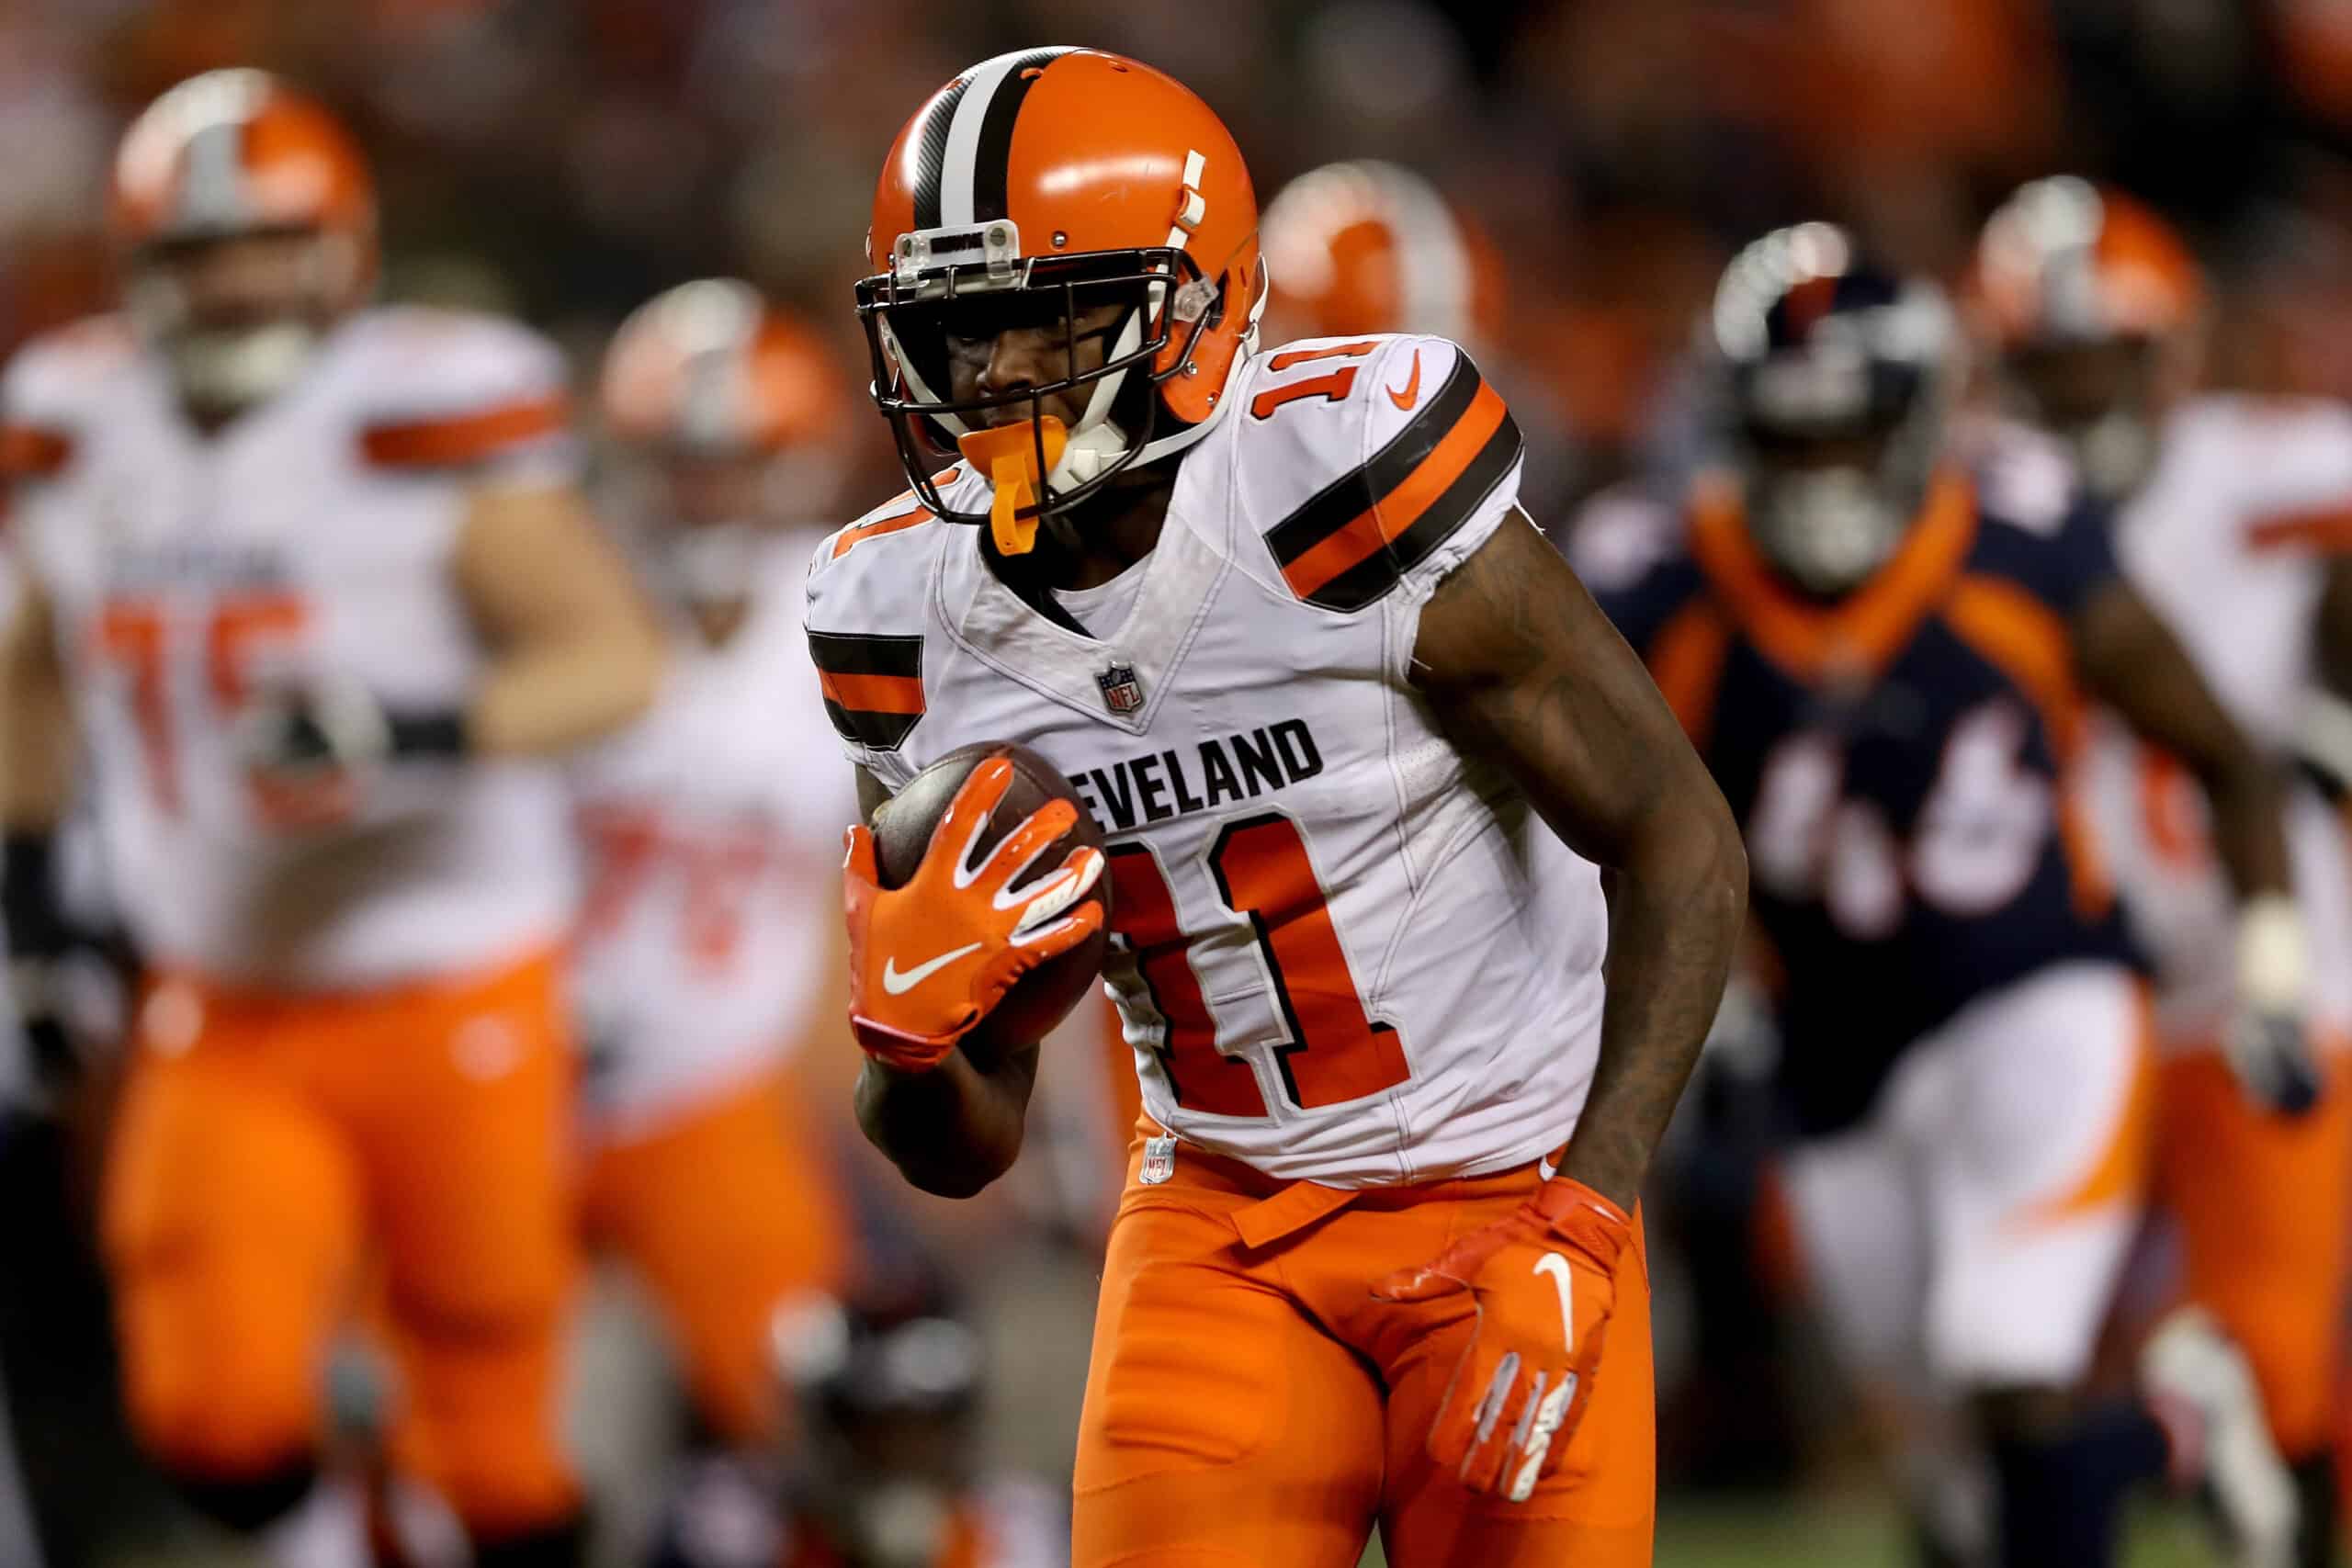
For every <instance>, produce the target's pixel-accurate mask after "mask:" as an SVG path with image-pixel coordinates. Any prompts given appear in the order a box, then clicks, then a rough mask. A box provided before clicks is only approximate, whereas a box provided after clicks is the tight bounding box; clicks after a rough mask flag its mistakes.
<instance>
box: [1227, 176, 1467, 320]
mask: <svg viewBox="0 0 2352 1568" xmlns="http://www.w3.org/2000/svg"><path fill="white" fill-rule="evenodd" d="M1260 243H1261V246H1262V247H1263V249H1264V251H1265V254H1266V271H1267V275H1268V276H1269V278H1270V279H1271V280H1272V304H1271V305H1270V306H1269V307H1268V309H1269V310H1270V311H1271V312H1272V315H1273V317H1274V320H1273V321H1272V322H1271V323H1270V330H1271V331H1272V332H1273V333H1275V334H1276V335H1277V336H1278V337H1281V338H1289V337H1354V336H1358V335H1361V334H1363V333H1391V332H1408V333H1431V334H1433V335H1435V336H1438V337H1446V338H1453V339H1455V340H1457V341H1463V342H1469V343H1473V344H1476V343H1481V342H1492V341H1494V339H1495V338H1496V337H1498V335H1499V331H1498V329H1499V325H1500V322H1501V319H1502V287H1501V286H1502V264H1501V260H1500V258H1499V257H1498V256H1497V255H1496V254H1495V250H1494V247H1493V246H1492V245H1491V244H1489V243H1487V239H1486V236H1485V235H1483V234H1481V233H1480V232H1479V231H1478V230H1477V229H1476V226H1474V225H1473V224H1472V223H1471V222H1470V221H1469V220H1467V219H1466V218H1464V216H1463V215H1462V214H1461V213H1459V212H1457V211H1456V210H1455V209H1454V208H1453V204H1452V203H1450V202H1448V201H1447V200H1446V198H1445V197H1444V196H1443V195H1442V193H1441V192H1440V191H1439V190H1438V188H1437V187H1436V186H1433V185H1431V184H1430V182H1429V181H1427V180H1425V179H1423V178H1422V177H1421V176H1420V175H1417V174H1414V173H1413V172H1412V171H1411V170H1409V169H1406V168H1403V167H1400V166H1399V165H1397V164H1385V163H1378V162H1374V161H1370V160H1366V161H1363V162H1355V163H1345V164H1325V165H1324V166H1323V167H1321V168H1319V169H1310V170H1308V171H1307V172H1306V174H1303V175H1299V176H1298V177H1297V178H1296V179H1295V180H1293V181H1291V182H1290V184H1288V185H1286V186H1283V188H1282V190H1281V191H1280V192H1279V193H1278V194H1277V195H1276V196H1275V197H1274V199H1273V200H1272V201H1271V202H1269V203H1267V204H1266V219H1265V222H1264V223H1263V224H1262V225H1261V234H1260Z"/></svg>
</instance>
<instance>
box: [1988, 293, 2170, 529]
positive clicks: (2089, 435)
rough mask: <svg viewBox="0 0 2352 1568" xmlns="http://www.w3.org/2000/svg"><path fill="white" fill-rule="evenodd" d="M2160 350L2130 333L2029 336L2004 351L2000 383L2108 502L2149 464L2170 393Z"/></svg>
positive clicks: (2131, 487)
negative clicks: (2051, 338)
mask: <svg viewBox="0 0 2352 1568" xmlns="http://www.w3.org/2000/svg"><path fill="white" fill-rule="evenodd" d="M2164 361H2165V353H2164V348H2163V345H2162V344H2159V343H2158V342H2157V341H2156V340H2154V339H2153V338H2150V337H2146V336H2143V335H2137V334H2132V335H2117V336H2112V337H2106V338H2098V339H2086V340H2080V341H2058V342H2046V343H2035V344H2025V345H2023V346H2020V347H2018V348H2016V349H2013V350H2011V351H2010V352H2009V353H2008V355H2006V356H2005V359H2004V361H2003V366H2002V369H2003V376H2002V388H2003V390H2004V392H2005V394H2006V396H2007V400H2008V401H2009V402H2010V403H2011V404H2012V405H2013V406H2014V407H2015V408H2016V411H2017V412H2018V414H2019V415H2020V416H2021V417H2023V418H2024V419H2026V420H2027V421H2028V422H2029V423H2033V424H2035V425H2037V426H2039V427H2040V428H2041V429H2043V430H2046V431H2048V432H2049V433H2050V434H2052V435H2055V436H2056V437H2058V439H2059V440H2061V441H2063V442H2064V443H2065V444H2066V446H2067V447H2068V449H2069V450H2071V451H2072V452H2073V454H2074V457H2075V467H2076V468H2077V469H2078V470H2079V471H2080V473H2081V476H2082V479H2083V483H2084V485H2085V486H2086V488H2087V489H2088V490H2089V491H2090V492H2091V493H2092V494H2093V495H2095V496H2097V497H2098V499H2099V500H2100V501H2102V502H2106V503H2108V504H2109V505H2115V504H2119V503H2120V502H2124V501H2126V500H2128V499H2130V497H2131V494H2132V493H2133V492H2134V491H2137V490H2138V489H2139V488H2140V486H2141V484H2142V483H2143V482H2144V481H2145V480H2146V479H2147V477H2148V475H2149V473H2150V472H2151V471H2152V470H2153V469H2154V467H2155V462H2156V455H2157V450H2158V446H2159V444H2160V437H2159V434H2158V425H2159V424H2160V423H2161V422H2162V420H2163V418H2164V413H2165V406H2166V404H2167V403H2168V402H2169V401H2170V397H2169V395H2168V389H2167V388H2166V386H2165V380H2166V377H2165V364H2164Z"/></svg>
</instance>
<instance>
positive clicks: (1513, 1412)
mask: <svg viewBox="0 0 2352 1568" xmlns="http://www.w3.org/2000/svg"><path fill="white" fill-rule="evenodd" d="M1633 1235H1634V1225H1633V1222H1632V1221H1631V1220H1629V1219H1627V1218H1626V1217H1625V1211H1624V1210H1623V1209H1620V1208H1619V1207H1618V1206H1617V1205H1616V1204H1614V1203H1612V1202H1611V1201H1609V1200H1608V1199H1606V1198H1603V1197H1602V1196H1601V1195H1600V1193H1598V1192H1595V1191H1594V1190H1592V1189H1591V1188H1589V1187H1587V1186H1585V1185H1584V1184H1583V1183H1582V1182H1580V1181H1570V1180H1568V1179H1565V1178H1556V1177H1555V1179H1552V1180H1550V1181H1547V1182H1545V1183H1544V1185H1543V1187H1542V1188H1541V1189H1540V1190H1538V1191H1537V1193H1536V1195H1535V1196H1534V1197H1533V1198H1532V1199H1530V1200H1528V1201H1527V1202H1526V1203H1525V1204H1524V1205H1523V1206H1521V1209H1520V1210H1519V1212H1518V1213H1515V1214H1513V1215H1511V1217H1510V1218H1509V1219H1507V1220H1504V1221H1502V1222H1501V1223H1499V1224H1492V1225H1488V1226H1487V1228H1486V1229H1484V1230H1480V1231H1474V1232H1472V1233H1471V1234H1470V1235H1466V1236H1464V1237H1463V1238H1462V1239H1461V1240H1459V1241H1457V1242H1455V1243H1454V1244H1453V1246H1452V1247H1448V1248H1446V1250H1445V1252H1444V1254H1443V1255H1442V1256H1441V1257H1440V1258H1438V1260H1437V1261H1436V1262H1434V1263H1430V1264H1427V1265H1425V1266H1423V1267H1421V1268H1419V1269H1400V1270H1398V1271H1397V1273H1394V1274H1391V1275H1390V1276H1389V1277H1388V1278H1387V1279H1385V1280H1382V1281H1381V1282H1380V1283H1379V1284H1378V1285H1377V1286H1375V1287H1374V1289H1373V1292H1372V1293H1373V1294H1374V1296H1377V1297H1378V1298H1380V1299H1381V1300H1382V1301H1389V1302H1434V1301H1441V1300H1442V1299H1444V1298H1445V1297H1447V1296H1450V1295H1453V1294H1454V1293H1456V1292H1463V1291H1467V1292H1469V1293H1470V1296H1471V1299H1472V1300H1473V1301H1474V1302H1476V1303H1477V1308H1478V1321H1477V1323H1476V1325H1475V1326H1474V1327H1473V1328H1472V1330H1471V1336H1470V1345H1469V1348H1467V1349H1465V1350H1464V1351H1463V1352H1462V1359H1461V1361H1460V1362H1459V1363H1458V1364H1457V1365H1456V1366H1455V1367H1454V1369H1453V1382H1451V1383H1449V1384H1447V1385H1446V1391H1445V1403H1444V1404H1443V1405H1442V1406H1441V1407H1440V1409H1439V1411H1438V1416H1437V1423H1436V1425H1434V1426H1432V1427H1430V1435H1429V1451H1430V1458H1431V1459H1433V1460H1435V1461H1437V1462H1438V1463H1439V1464H1441V1465H1442V1466H1444V1467H1445V1468H1446V1469H1448V1470H1451V1471H1453V1472H1454V1473H1455V1474H1456V1475H1458V1476H1460V1477H1461V1478H1462V1483H1463V1484H1464V1485H1465V1486H1468V1487H1469V1488H1470V1489H1471V1490H1472V1491H1474V1492H1492V1493H1496V1494H1498V1495H1501V1496H1503V1497H1505V1498H1508V1499H1509V1500H1510V1501H1511V1502H1513V1503H1521V1502H1525V1501H1526V1500H1527V1495H1528V1494H1529V1493H1531V1492H1532V1491H1534V1490H1535V1483H1537V1482H1539V1481H1541V1480H1543V1479H1544V1477H1545V1476H1547V1475H1549V1474H1551V1473H1552V1472H1554V1471H1555V1470H1557V1469H1559V1468H1560V1461H1561V1460H1562V1459H1563V1458H1565V1457H1566V1454H1567V1451H1568V1438H1569V1437H1570V1436H1571V1435H1572V1434H1573V1433H1574V1432H1575V1431H1576V1426H1577V1421H1578V1420H1580V1419H1582V1417H1583V1416H1584V1412H1585V1410H1586V1409H1587V1408H1588V1407H1589V1405H1590V1404H1591V1403H1592V1376H1593V1371H1594V1370H1595V1369H1596V1368H1597V1367H1599V1366H1600V1343H1601V1338H1602V1336H1603V1335H1605V1334H1606V1333H1607V1332H1608V1328H1609V1314H1610V1312H1611V1310H1612V1309H1613V1308H1614V1307H1615V1306H1616V1304H1617V1281H1616V1270H1617V1258H1618V1256H1619V1255H1620V1254H1621V1253H1623V1251H1624V1250H1625V1247H1626V1244H1627V1243H1629V1242H1630V1241H1631V1240H1632V1239H1633Z"/></svg>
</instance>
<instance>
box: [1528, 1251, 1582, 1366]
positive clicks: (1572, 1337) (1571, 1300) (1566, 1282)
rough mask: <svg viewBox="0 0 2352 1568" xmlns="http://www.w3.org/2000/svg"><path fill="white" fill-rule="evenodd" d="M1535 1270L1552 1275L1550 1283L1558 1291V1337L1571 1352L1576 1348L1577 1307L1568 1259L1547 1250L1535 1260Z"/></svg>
mask: <svg viewBox="0 0 2352 1568" xmlns="http://www.w3.org/2000/svg"><path fill="white" fill-rule="evenodd" d="M1535 1272H1536V1273H1538V1274H1549V1275H1551V1276H1552V1284H1553V1287H1554V1288H1555V1289H1556V1290H1557V1291H1558V1292H1560V1337H1561V1339H1562V1340H1563V1341H1565V1342H1566V1345H1567V1347H1568V1349H1569V1350H1570V1351H1571V1352H1574V1351H1575V1349H1576V1348H1577V1309H1576V1295H1575V1282H1574V1278H1573V1276H1571V1275H1570V1274H1569V1272H1568V1260H1567V1259H1566V1258H1563V1257H1561V1256H1560V1255H1559V1254H1558V1253H1556V1252H1547V1253H1545V1254H1544V1256H1543V1257H1541V1258H1537V1259H1536V1260H1535Z"/></svg>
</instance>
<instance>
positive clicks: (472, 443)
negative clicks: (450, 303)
mask: <svg viewBox="0 0 2352 1568" xmlns="http://www.w3.org/2000/svg"><path fill="white" fill-rule="evenodd" d="M367 330H368V333H369V334H370V335H369V340H368V353H367V355H366V360H365V365H366V378H367V384H366V386H365V387H364V388H363V389H362V390H361V393H360V395H361V397H362V399H363V409H362V414H361V424H360V430H359V434H358V440H359V450H360V453H361V456H362V457H363V458H364V459H365V460H366V461H367V462H368V464H369V465H370V466H371V467H374V468H382V469H390V470H394V471H409V472H418V473H457V474H460V475H462V476H464V477H465V478H467V479H469V480H472V481H475V482H506V483H518V484H523V483H560V482H566V481H569V480H571V479H576V478H577V477H578V470H579V462H580V455H579V449H578V444H577V442H576V441H575V439H574V437H573V434H572V429H571V392H570V378H569V377H568V375H567V373H566V370H565V367H564V362H563V356H562V355H561V354H560V352H559V351H558V350H557V348H556V346H555V344H552V343H550V342H548V340H547V339H546V338H544V337H542V336H540V335H539V334H538V333H535V332H533V331H531V330H530V329H529V328H527V327H525V326H523V325H522V324H521V323H519V322H515V321H505V320H503V319H501V318H499V317H495V316H487V315H475V314H471V313H469V312H462V311H446V310H422V309H395V310H387V311H385V312H383V313H382V314H381V316H380V317H379V319H377V320H375V321H370V322H368V324H367Z"/></svg>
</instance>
